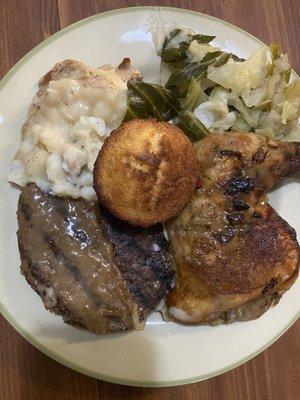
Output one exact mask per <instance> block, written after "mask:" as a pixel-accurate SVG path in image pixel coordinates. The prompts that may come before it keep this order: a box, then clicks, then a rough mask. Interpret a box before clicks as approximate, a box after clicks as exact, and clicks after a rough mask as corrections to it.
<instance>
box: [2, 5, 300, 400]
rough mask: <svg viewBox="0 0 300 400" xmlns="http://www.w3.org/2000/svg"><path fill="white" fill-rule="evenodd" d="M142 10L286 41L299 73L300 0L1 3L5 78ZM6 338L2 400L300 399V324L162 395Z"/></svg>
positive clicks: (5, 332) (11, 335)
mask: <svg viewBox="0 0 300 400" xmlns="http://www.w3.org/2000/svg"><path fill="white" fill-rule="evenodd" d="M137 5H152V6H153V5H166V6H175V7H182V8H189V9H192V10H196V11H201V12H204V13H207V14H210V15H214V16H216V17H219V18H222V19H224V20H225V21H229V22H231V23H233V24H235V25H237V26H239V27H241V28H243V29H245V30H247V31H248V32H250V33H252V34H253V35H255V36H257V37H258V38H260V39H262V40H263V41H264V42H265V43H270V42H278V43H280V44H281V45H282V47H283V50H284V51H286V52H287V53H288V54H289V57H290V60H291V62H292V65H293V66H294V68H295V69H296V70H297V71H298V72H300V47H299V46H300V23H299V21H300V0H182V1H181V0H177V1H176V0H173V1H172V0H169V1H168V0H165V1H151V0H148V1H142V2H140V1H135V0H127V1H126V0H102V1H101V0H100V1H97V0H0V33H1V35H0V38H1V39H0V54H1V56H0V78H1V77H2V76H3V75H4V74H5V73H6V72H7V71H8V70H9V69H10V68H11V67H12V66H13V65H14V64H15V63H16V62H17V61H18V60H19V59H20V58H21V57H22V56H23V55H24V54H25V53H27V52H28V51H29V50H31V49H32V48H33V47H34V46H36V45H37V44H38V43H40V42H41V41H42V40H44V39H45V38H47V37H49V36H50V35H52V34H53V33H54V32H57V31H58V30H60V29H62V28H64V27H66V26H68V25H69V24H71V23H73V22H75V21H77V20H79V19H82V18H85V17H87V16H89V15H93V14H95V13H99V12H103V11H106V10H111V9H115V8H121V7H128V6H137ZM297 47H298V49H297ZM297 50H298V51H297ZM0 332H1V333H0V400H19V399H20V400H48V399H49V400H50V399H51V400H96V399H101V400H107V399H113V400H118V399H122V400H125V399H133V400H136V399H147V400H154V399H155V400H171V399H174V400H175V399H176V400H177V399H178V400H192V399H197V400H198V399H201V400H267V399H268V400H271V399H272V400H275V399H276V400H277V399H278V400H299V399H300V321H299V320H298V322H296V323H295V324H294V326H293V327H292V328H291V329H290V330H289V331H288V332H287V333H286V334H285V335H284V336H283V337H281V338H280V339H279V340H278V341H277V342H276V343H275V344H273V345H272V346H271V347H270V348H269V349H268V350H266V351H265V352H264V353H262V354H260V355H259V356H257V357H256V358H254V359H253V360H251V361H249V362H248V363H246V364H244V365H242V366H240V367H239V368H236V369H234V370H233V371H231V372H228V373H226V374H223V375H221V376H219V377H216V378H213V379H210V380H208V381H205V382H200V383H196V384H191V385H186V386H181V387H173V388H162V389H148V388H144V389H143V388H130V387H126V386H119V385H113V384H110V383H106V382H100V381H97V380H95V379H92V378H89V377H86V376H84V375H81V374H79V373H76V372H73V371H72V370H70V369H68V368H66V367H63V366H61V365H60V364H58V363H56V362H55V361H53V360H51V359H50V358H48V357H46V356H45V355H43V354H42V353H41V352H39V351H38V350H36V349H35V348H34V347H32V346H31V345H30V344H28V343H27V342H26V341H25V340H24V339H23V338H22V337H21V336H20V335H19V334H18V333H17V332H16V331H15V330H14V329H13V328H11V327H10V325H9V324H8V323H7V322H6V321H5V320H4V319H3V318H2V317H0Z"/></svg>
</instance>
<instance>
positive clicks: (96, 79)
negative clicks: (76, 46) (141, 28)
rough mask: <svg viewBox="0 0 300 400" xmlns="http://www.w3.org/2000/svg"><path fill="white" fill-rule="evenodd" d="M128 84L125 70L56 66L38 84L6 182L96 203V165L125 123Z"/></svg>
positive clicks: (74, 64)
mask: <svg viewBox="0 0 300 400" xmlns="http://www.w3.org/2000/svg"><path fill="white" fill-rule="evenodd" d="M128 66H129V67H130V64H129V65H128V63H127V64H126V68H127V67H128ZM127 70H128V68H127ZM128 78H129V76H128V74H125V73H124V64H123V68H122V66H121V67H120V69H114V68H111V67H103V68H100V69H92V68H89V67H87V66H85V65H84V64H82V63H79V62H77V61H72V60H66V61H64V62H62V63H59V64H56V66H55V67H54V68H53V69H52V70H51V71H50V72H49V73H48V74H47V75H46V76H45V77H44V78H42V80H41V82H40V84H39V91H38V93H37V96H36V97H35V99H34V101H33V104H32V105H31V107H30V109H29V113H28V116H27V120H26V122H25V124H24V126H23V130H22V141H21V143H20V147H19V149H18V151H17V153H16V155H15V158H14V160H13V161H12V163H11V168H10V172H9V176H8V180H9V181H10V182H14V183H16V184H18V185H20V186H24V185H26V184H27V183H29V182H35V183H36V184H37V185H38V186H39V187H40V188H41V189H42V190H44V191H49V192H50V193H52V194H54V195H58V196H71V197H73V198H78V197H84V198H85V199H88V200H93V199H94V198H95V192H94V189H93V168H94V162H95V160H96V157H97V155H98V152H99V150H100V148H101V146H102V143H103V141H104V139H105V137H106V136H107V135H109V133H110V132H111V131H112V130H113V129H114V128H116V127H117V126H118V125H119V124H120V123H121V121H122V119H123V116H124V113H125V111H126V104H127V85H126V80H127V79H128Z"/></svg>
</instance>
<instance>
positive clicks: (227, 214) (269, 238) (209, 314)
mask: <svg viewBox="0 0 300 400" xmlns="http://www.w3.org/2000/svg"><path fill="white" fill-rule="evenodd" d="M195 147H196V151H197V155H198V159H199V184H198V189H197V190H196V192H195V194H194V196H193V198H192V200H191V201H190V203H189V204H188V205H187V207H186V208H185V209H184V210H183V212H182V213H181V215H180V216H178V217H177V218H176V219H174V220H173V221H171V222H170V223H169V224H168V227H167V230H168V234H169V237H170V241H171V245H172V249H173V253H174V257H175V261H176V264H177V271H176V286H175V288H174V289H173V291H172V292H171V293H170V294H169V295H168V296H167V299H166V306H167V315H168V317H169V318H171V319H172V320H174V321H177V322H181V323H185V324H218V323H230V322H233V321H245V320H249V319H254V318H257V317H259V316H260V315H262V314H263V313H264V312H265V311H266V310H267V309H268V308H269V307H270V306H272V305H274V304H276V303H277V302H278V301H279V299H280V297H281V296H282V294H283V293H284V292H285V291H286V290H288V289H289V288H290V287H291V285H292V284H293V283H294V282H295V280H296V278H297V276H298V271H299V256H300V253H299V245H298V243H297V240H296V233H295V231H294V229H292V228H291V227H290V226H289V225H288V223H287V222H286V221H284V220H283V219H282V218H281V217H280V216H279V215H278V214H277V212H276V211H275V210H274V209H273V208H272V207H271V206H270V205H269V204H268V202H267V198H266V195H265V194H266V192H267V191H268V190H269V189H270V188H271V187H272V186H273V185H274V184H275V183H276V182H277V181H279V180H280V179H281V178H283V177H285V176H287V175H290V174H293V173H295V172H296V171H299V170H300V143H283V142H278V141H274V140H271V139H267V138H266V137H263V136H260V135H256V134H247V133H225V134H212V135H211V136H209V137H207V138H206V139H204V140H202V141H200V142H197V143H196V144H195Z"/></svg>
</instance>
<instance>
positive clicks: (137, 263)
mask: <svg viewBox="0 0 300 400" xmlns="http://www.w3.org/2000/svg"><path fill="white" fill-rule="evenodd" d="M101 216H102V224H103V228H104V232H105V234H106V236H107V239H108V240H109V241H110V243H111V244H112V247H113V249H114V257H115V260H116V262H117V263H118V266H119V269H120V271H121V273H122V275H123V276H124V279H125V280H126V282H127V285H128V288H129V290H130V292H131V293H132V294H133V296H134V298H135V299H136V301H137V302H138V304H139V305H140V306H141V307H143V308H145V309H148V310H153V309H154V308H155V307H156V305H157V304H158V303H159V301H160V300H161V299H162V298H163V297H164V294H165V293H166V290H168V289H170V284H171V282H172V279H173V269H172V262H171V255H170V249H169V243H168V241H167V240H166V239H165V237H164V234H163V229H162V226H161V225H156V226H153V227H150V228H147V229H142V228H139V227H133V226H131V225H129V224H127V223H126V222H123V221H121V220H119V219H117V218H115V217H114V216H113V215H112V214H111V213H109V211H107V210H106V209H103V208H102V209H101Z"/></svg>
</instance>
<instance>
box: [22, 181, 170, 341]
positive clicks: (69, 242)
mask: <svg viewBox="0 0 300 400" xmlns="http://www.w3.org/2000/svg"><path fill="white" fill-rule="evenodd" d="M99 211H100V210H99V207H98V204H97V203H92V202H88V201H86V200H83V199H80V200H73V199H69V198H68V199H67V198H59V197H55V196H51V195H49V194H46V193H44V192H42V191H41V190H40V189H39V188H38V187H37V186H36V185H35V184H30V185H27V186H26V187H25V188H23V190H22V193H21V195H20V199H19V206H18V221H19V230H18V242H19V249H20V255H21V271H22V273H23V275H24V276H25V278H26V279H27V281H28V283H29V284H30V285H31V286H32V288H33V289H34V290H35V291H36V292H37V293H38V294H39V295H40V297H41V298H42V300H43V303H44V306H45V307H46V308H47V309H49V310H50V311H52V312H55V313H56V314H59V315H62V317H63V319H64V321H65V322H66V323H68V324H71V325H74V326H77V327H81V328H85V329H87V330H89V331H91V332H95V333H106V332H109V331H111V332H112V331H119V330H124V329H137V328H141V327H142V326H143V323H144V321H145V319H146V318H147V316H148V315H149V313H150V312H151V311H153V309H154V308H155V307H156V305H157V304H158V302H159V301H160V300H161V299H162V298H163V296H164V295H165V292H166V290H167V289H168V288H169V285H170V283H171V280H172V277H173V272H172V267H171V257H170V253H169V246H168V242H167V241H166V240H165V239H164V236H163V231H162V228H161V227H155V228H152V229H150V230H144V231H143V232H141V231H140V230H135V228H132V227H130V228H129V227H128V226H126V225H125V224H119V223H118V221H116V220H115V219H113V218H112V217H110V216H109V215H108V214H107V213H106V214H105V218H104V220H103V221H102V217H101V215H100V212H99ZM101 221H102V222H103V226H101V225H102V224H101ZM103 227H104V228H105V234H104V232H103ZM139 249H140V250H139ZM136 251H137V252H138V253H137V254H138V257H137V255H136Z"/></svg>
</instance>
